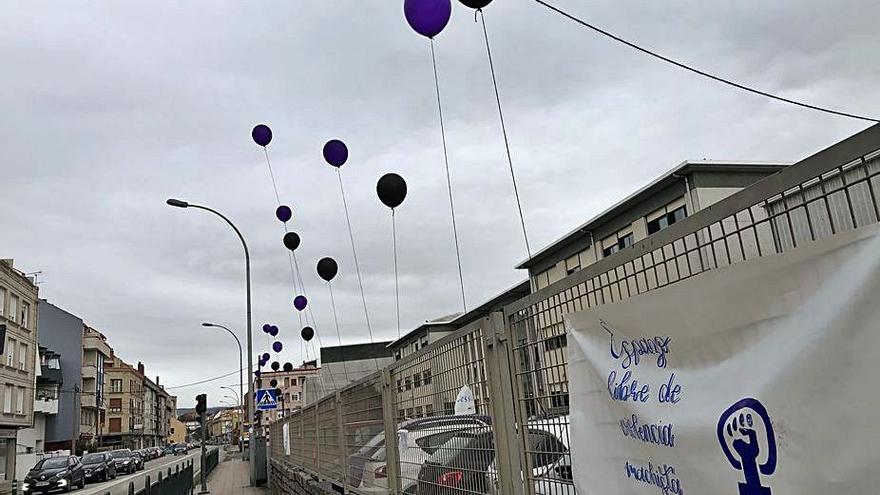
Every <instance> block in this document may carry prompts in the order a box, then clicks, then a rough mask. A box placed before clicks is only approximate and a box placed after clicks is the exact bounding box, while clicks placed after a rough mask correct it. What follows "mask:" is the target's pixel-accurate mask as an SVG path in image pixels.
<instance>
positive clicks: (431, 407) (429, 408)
mask: <svg viewBox="0 0 880 495" xmlns="http://www.w3.org/2000/svg"><path fill="white" fill-rule="evenodd" d="M433 415H434V404H427V405H426V406H425V416H433Z"/></svg>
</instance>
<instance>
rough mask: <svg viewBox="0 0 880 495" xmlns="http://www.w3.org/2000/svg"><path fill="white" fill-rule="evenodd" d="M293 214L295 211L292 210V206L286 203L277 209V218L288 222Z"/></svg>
mask: <svg viewBox="0 0 880 495" xmlns="http://www.w3.org/2000/svg"><path fill="white" fill-rule="evenodd" d="M292 216H293V212H292V211H290V207H289V206H286V205H281V206H279V207H278V209H276V210H275V218H277V219H278V220H281V221H282V222H286V221H288V220H290V217H292Z"/></svg>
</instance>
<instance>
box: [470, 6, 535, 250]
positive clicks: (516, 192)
mask: <svg viewBox="0 0 880 495" xmlns="http://www.w3.org/2000/svg"><path fill="white" fill-rule="evenodd" d="M477 12H479V13H480V20H481V21H482V24H483V38H485V40H486V55H488V57H489V71H490V72H491V73H492V86H493V87H494V88H495V103H497V105H498V118H499V119H500V120H501V134H502V135H503V136H504V149H505V150H506V151H507V165H508V166H509V167H510V179H511V180H512V181H513V194H514V196H516V207H517V209H518V210H519V223H520V225H522V233H523V239H525V241H526V253H527V254H528V257H529V259H531V258H532V249H531V247H529V235H528V234H527V233H526V220H525V217H524V216H523V209H522V203H521V202H520V199H519V188H518V187H517V185H516V174H515V173H514V172H513V158H511V155H510V142H509V140H508V139H507V126H506V125H504V112H503V111H502V110H501V96H500V95H499V93H498V81H497V79H496V78H495V63H494V62H493V61H492V50H491V49H490V48H489V32H488V30H487V29H486V15H485V14H484V13H483V10H482V9H479V10H478V11H477ZM474 15H475V16H476V14H474Z"/></svg>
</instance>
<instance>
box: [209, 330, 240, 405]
mask: <svg viewBox="0 0 880 495" xmlns="http://www.w3.org/2000/svg"><path fill="white" fill-rule="evenodd" d="M202 326H203V327H209V328H222V329H223V330H226V331H227V332H229V335H232V338H234V339H235V342H236V343H237V344H238V389H239V390H238V395H239V399H238V401H237V402H238V403H239V404H241V401H242V400H244V385H243V384H244V378H242V376H243V375H242V373H243V370H244V362H243V360H244V358H243V357H242V350H241V340H239V339H238V335H235V332H233V331H232V330H230V329H228V328H226V327H224V326H223V325H218V324H216V323H208V322H205V323H202ZM221 388H225V389H229V390H232V389H230V388H229V387H221ZM232 393H233V394H235V391H234V390H233V391H232Z"/></svg>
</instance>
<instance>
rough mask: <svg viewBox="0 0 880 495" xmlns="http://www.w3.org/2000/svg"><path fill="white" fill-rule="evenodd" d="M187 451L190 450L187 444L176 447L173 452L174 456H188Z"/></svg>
mask: <svg viewBox="0 0 880 495" xmlns="http://www.w3.org/2000/svg"><path fill="white" fill-rule="evenodd" d="M187 451H189V448H188V447H187V445H186V444H185V443H179V444H177V445H175V446H174V449H173V450H172V452H173V453H174V455H178V454H181V455H186V453H187Z"/></svg>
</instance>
